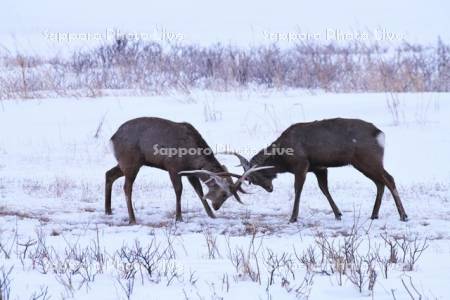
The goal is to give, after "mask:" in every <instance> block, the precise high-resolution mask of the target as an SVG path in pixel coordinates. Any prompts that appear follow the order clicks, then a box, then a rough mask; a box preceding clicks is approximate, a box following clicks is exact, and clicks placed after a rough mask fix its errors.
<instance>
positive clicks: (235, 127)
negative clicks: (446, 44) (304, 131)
mask: <svg viewBox="0 0 450 300" xmlns="http://www.w3.org/2000/svg"><path fill="white" fill-rule="evenodd" d="M112 94H114V93H112ZM398 96H399V101H400V105H399V108H398V110H399V116H400V117H399V120H398V121H396V120H394V119H393V117H392V114H391V112H390V111H389V109H388V107H387V105H386V101H388V100H387V99H389V97H388V96H387V95H385V94H329V93H321V92H317V93H314V94H311V93H307V92H304V91H299V90H290V91H283V92H281V91H273V90H265V91H250V90H242V91H236V92H227V93H219V92H212V91H193V92H192V93H191V94H182V93H171V94H170V95H162V96H151V97H148V96H146V97H129V96H128V97H123V96H119V95H118V96H113V95H112V96H108V97H102V98H96V99H92V98H80V99H73V98H72V99H69V98H67V99H62V98H61V99H39V100H22V99H15V100H4V101H2V102H1V103H0V245H3V247H5V248H6V249H8V248H9V247H10V246H8V245H16V246H13V247H12V249H13V250H12V253H13V254H12V255H11V257H10V258H9V259H7V258H6V257H5V255H4V254H3V251H0V259H1V261H0V270H1V269H2V268H3V270H6V271H7V270H9V268H10V267H11V266H14V267H13V269H12V273H11V274H12V275H11V298H10V299H24V298H29V297H30V296H31V294H32V293H33V292H37V291H39V289H40V288H41V287H48V293H49V295H51V296H52V299H55V298H59V297H69V298H71V297H74V298H76V299H95V298H102V299H126V295H125V292H124V290H123V288H122V287H123V286H122V285H121V284H126V282H127V281H126V280H125V279H123V276H122V277H120V276H119V275H120V272H119V271H118V270H120V268H119V267H117V266H116V265H115V264H114V260H113V258H112V257H115V259H118V258H117V257H118V256H117V255H118V254H117V251H119V250H120V249H121V248H122V247H123V246H126V247H129V248H132V247H133V245H135V241H138V242H139V243H140V244H141V245H143V246H148V245H150V244H151V242H152V240H156V241H157V242H158V243H160V244H161V245H166V244H167V241H168V240H171V243H172V244H173V248H174V252H175V253H176V255H175V259H173V260H170V262H171V263H174V264H175V266H176V270H177V272H178V274H181V275H179V276H177V278H176V279H172V280H171V281H169V277H167V276H166V277H164V276H162V277H161V279H160V281H156V280H155V281H148V280H142V281H141V277H140V275H139V276H137V277H136V278H137V279H136V281H135V282H134V290H133V293H132V295H131V299H148V298H151V299H153V298H155V299H169V298H170V299H185V297H187V298H201V299H203V298H204V299H209V298H212V299H220V298H223V299H235V298H237V297H242V295H246V298H248V299H261V298H270V297H271V298H273V299H294V298H295V297H296V293H295V292H294V291H293V290H292V289H291V291H290V292H289V291H288V287H294V286H298V285H300V283H301V282H302V280H303V278H304V277H305V276H306V274H307V272H306V270H305V269H304V268H302V267H300V266H296V268H295V274H296V279H290V283H289V284H290V285H288V287H286V285H284V286H283V285H282V284H281V279H280V278H281V277H280V276H278V275H277V276H278V277H276V282H275V284H274V285H272V286H270V287H269V288H267V289H266V286H267V282H266V281H267V278H268V275H267V273H266V267H265V266H263V265H264V264H263V263H262V262H263V261H264V259H267V255H268V252H267V251H268V250H273V251H274V252H275V253H278V254H281V253H283V252H287V253H290V254H291V255H293V249H294V248H295V249H296V251H298V252H299V253H300V252H301V251H304V250H306V249H307V248H308V247H309V246H311V245H313V244H314V243H315V240H316V239H317V234H318V233H319V232H321V233H324V234H325V235H327V236H329V237H330V238H331V237H334V238H336V239H338V240H339V239H342V238H345V236H347V235H348V234H349V232H351V230H352V228H353V226H354V224H355V220H357V222H359V223H360V225H361V228H363V230H362V231H363V232H364V233H363V234H362V236H363V243H362V247H363V248H364V249H365V248H367V247H369V246H370V245H369V244H371V243H372V244H373V243H374V244H377V245H379V246H380V248H381V249H382V251H387V250H386V245H385V244H384V243H383V241H382V239H381V238H380V235H381V234H384V233H386V232H387V233H388V234H390V235H396V236H402V235H406V236H410V237H414V236H417V237H418V238H419V239H421V240H423V239H424V238H427V239H429V240H428V243H429V248H428V249H426V250H425V252H424V253H423V255H422V256H421V257H420V260H419V261H418V263H417V265H416V268H415V269H414V270H413V271H404V270H403V269H402V267H401V265H394V266H393V267H392V268H393V269H392V271H391V273H390V276H389V277H388V279H385V278H383V276H382V275H381V274H380V273H378V277H377V283H376V285H375V290H374V297H375V298H376V299H392V292H391V289H393V290H394V293H395V295H396V297H397V299H405V298H408V297H409V296H408V294H407V291H406V289H405V288H404V287H403V285H402V282H401V280H402V279H403V280H404V282H405V283H406V284H409V276H410V277H411V278H412V279H411V280H412V282H413V283H414V286H415V287H416V288H417V289H418V290H419V292H420V293H421V294H422V295H423V296H424V297H428V298H430V299H431V298H432V299H435V298H437V299H445V298H446V297H447V295H448V294H449V292H450V288H449V286H448V284H447V282H446V281H447V280H448V278H449V276H450V261H449V260H448V256H449V253H450V243H449V240H450V231H449V228H450V219H449V216H450V207H449V205H448V203H449V195H450V194H449V187H450V169H449V168H448V165H449V157H448V153H449V150H450V136H449V135H448V132H449V130H450V119H449V118H448V115H449V114H450V94H443V93H441V94H439V93H428V94H399V95H398ZM205 107H208V109H205ZM139 116H158V117H163V118H168V119H171V120H174V121H187V122H190V123H192V124H193V125H194V126H195V127H196V128H197V129H198V130H199V132H200V133H201V134H202V135H203V137H204V138H205V140H206V141H207V142H208V144H209V145H210V146H211V147H213V149H218V150H221V149H225V148H226V149H229V150H230V149H234V150H237V151H239V152H241V153H242V154H243V155H245V156H247V157H251V155H252V154H254V153H256V152H257V151H258V150H260V149H261V148H262V147H264V146H266V145H267V144H269V143H270V142H272V141H273V140H274V139H275V138H276V137H277V136H278V135H279V134H280V133H281V132H282V131H283V130H284V129H285V128H287V127H288V126H289V125H291V124H292V123H296V122H303V121H311V120H318V119H323V118H331V117H337V116H339V117H349V118H361V119H364V120H367V121H370V122H372V123H374V124H375V125H376V126H377V127H378V128H379V129H381V130H382V131H383V132H384V133H385V138H386V146H385V158H384V162H385V167H386V169H387V170H388V171H389V172H390V173H391V174H392V175H393V176H394V178H395V180H396V183H397V186H398V189H399V193H400V196H401V198H402V200H403V204H404V206H405V209H406V211H407V213H408V216H409V218H410V220H409V221H408V222H400V221H399V216H398V213H397V211H396V208H395V205H394V201H393V199H392V197H391V195H390V194H389V192H388V191H387V190H386V192H385V195H384V199H383V202H382V205H381V210H380V219H379V220H375V221H373V222H371V221H370V219H369V217H370V213H371V210H372V207H373V203H374V200H375V191H376V189H375V185H374V184H373V183H372V182H371V181H370V180H368V179H367V178H366V177H364V176H363V175H362V174H360V173H359V172H357V171H356V170H355V169H353V168H351V167H344V168H335V169H329V185H330V191H331V194H332V195H333V197H334V199H335V201H336V203H337V205H338V207H340V209H341V211H342V212H343V217H342V221H336V220H335V219H334V216H333V214H332V211H331V209H330V207H329V205H328V203H327V201H326V199H325V197H324V196H323V195H322V194H321V192H320V190H319V188H318V187H317V184H316V181H315V178H313V176H311V175H309V176H308V178H307V181H306V184H305V187H304V190H303V193H302V197H301V203H300V214H299V221H298V223H296V224H289V223H288V220H289V216H290V212H291V209H292V204H293V203H292V202H293V176H292V175H291V174H282V175H280V176H278V178H277V179H275V181H274V192H273V193H267V192H265V191H264V190H263V189H261V188H258V187H254V186H249V187H247V189H248V190H249V191H251V192H252V193H253V194H250V195H244V196H243V197H242V198H243V201H244V202H245V203H246V204H245V205H244V206H242V205H239V204H238V203H237V202H236V201H234V200H232V198H230V199H229V200H227V202H226V203H225V204H224V205H223V206H222V208H221V209H220V210H219V211H218V212H217V213H216V215H217V219H209V218H208V217H207V215H206V213H205V212H204V209H203V207H202V205H201V203H200V201H199V200H198V198H197V196H196V195H195V193H194V191H193V189H192V188H191V187H190V186H189V184H188V182H187V181H184V190H183V197H182V209H183V217H184V220H185V221H184V222H183V223H175V222H174V218H175V216H174V211H175V195H174V192H173V189H172V187H171V184H170V180H169V177H168V175H167V173H165V172H163V171H160V170H156V169H152V168H142V169H141V171H140V173H139V175H138V178H137V180H136V182H135V189H134V194H133V202H134V205H135V212H136V217H137V221H138V225H136V226H128V225H127V224H128V214H127V209H126V203H125V201H124V195H123V191H122V184H123V179H119V180H118V181H116V183H115V185H114V189H113V199H112V204H113V215H112V216H106V215H104V212H103V205H104V204H103V201H104V200H103V197H104V195H103V193H104V173H105V171H107V170H108V169H109V168H111V167H113V166H114V165H115V159H114V155H113V153H112V151H111V149H110V146H109V138H110V136H111V135H112V134H113V133H114V132H115V130H116V129H117V127H118V126H119V125H120V124H122V123H123V122H124V121H126V120H129V119H131V118H134V117H139ZM96 133H97V137H96ZM217 157H218V159H219V160H220V161H221V162H223V163H224V164H226V165H227V166H228V167H229V169H230V171H232V172H239V173H241V172H242V170H241V169H240V168H239V167H235V166H236V165H237V164H238V161H237V160H236V158H235V157H232V156H227V155H217ZM254 228H256V231H257V234H256V237H255V241H256V244H257V245H260V252H259V255H260V256H259V257H260V259H261V261H260V263H261V268H262V271H261V272H262V274H263V275H262V279H261V280H262V283H261V284H259V283H258V282H253V281H252V280H250V279H249V278H246V277H245V276H243V275H242V274H240V275H239V272H237V271H236V270H235V268H234V267H233V265H232V263H231V262H230V259H229V257H228V256H229V254H227V253H228V252H229V249H232V250H233V249H239V248H241V249H244V252H246V251H247V250H248V248H249V245H250V242H251V240H252V234H251V233H252V232H253V230H254ZM40 232H42V234H41V236H44V237H45V240H46V243H47V244H48V246H49V247H53V248H52V249H54V250H52V251H54V253H57V254H58V255H60V256H61V257H63V255H64V253H65V250H67V249H68V248H69V249H70V248H74V245H76V246H77V247H78V248H77V249H83V247H90V246H92V245H93V243H94V241H96V239H97V234H98V236H99V237H98V240H99V243H100V245H101V249H102V251H105V253H107V254H108V255H109V256H107V257H108V259H107V260H108V266H107V267H105V271H104V272H102V273H98V274H97V275H96V277H95V280H94V281H93V282H90V283H89V284H88V285H82V287H81V288H80V289H77V285H75V288H74V291H73V293H72V294H71V293H69V292H68V290H67V289H66V288H64V285H63V284H61V278H59V279H58V276H57V274H53V273H52V272H49V273H47V274H41V273H40V272H39V271H38V269H37V268H36V267H32V264H31V259H30V258H27V259H25V260H21V259H20V257H18V255H16V254H14V253H16V252H18V251H17V249H23V246H17V244H16V241H17V242H19V244H21V245H22V244H24V243H26V242H27V241H29V240H31V241H38V240H39V233H40ZM208 234H209V235H210V237H213V238H216V242H217V249H218V252H219V253H218V254H216V255H215V257H214V258H211V257H210V252H209V251H208V248H207V243H206V237H207V236H208ZM369 239H370V241H371V242H370V243H369ZM228 243H229V245H231V246H230V248H229V247H228V246H227V244H228ZM30 249H34V246H33V247H31V248H30ZM29 251H30V253H31V252H32V251H34V250H29ZM22 262H23V263H22ZM0 274H1V272H0ZM192 274H194V275H192ZM191 275H192V276H193V277H195V278H196V279H197V281H196V283H195V284H192V276H191ZM118 278H121V279H118ZM0 279H1V276H0ZM410 289H412V288H410ZM369 295H370V292H369V291H368V290H367V288H365V289H364V291H363V293H359V292H358V290H357V289H356V288H355V286H353V285H352V284H351V282H349V281H348V280H344V282H343V284H342V286H340V285H339V284H338V280H337V277H336V276H334V275H331V276H328V275H324V274H315V276H314V278H313V282H312V284H311V286H310V299H329V298H330V297H333V298H336V299H361V298H363V299H364V298H367V297H368V296H369Z"/></svg>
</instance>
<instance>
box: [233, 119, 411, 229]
mask: <svg viewBox="0 0 450 300" xmlns="http://www.w3.org/2000/svg"><path fill="white" fill-rule="evenodd" d="M384 138H385V136H384V133H383V132H382V131H381V130H379V129H378V128H377V127H375V126H374V125H373V124H371V123H368V122H365V121H362V120H358V119H342V118H336V119H328V120H322V121H315V122H309V123H297V124H294V125H292V126H290V127H289V128H287V129H286V130H285V131H284V132H283V133H282V134H281V136H280V137H278V139H276V140H275V141H274V142H273V143H272V144H270V145H269V146H268V147H267V148H265V149H263V150H261V151H260V152H258V153H257V154H256V155H255V156H253V157H252V159H251V160H250V161H248V160H247V159H245V158H244V157H243V156H241V155H239V154H237V153H228V154H234V155H236V156H237V157H238V158H239V160H240V162H241V165H242V167H243V168H244V170H249V169H250V168H251V167H252V166H253V165H258V166H273V168H270V169H266V170H261V171H260V172H257V173H253V174H250V175H249V176H247V177H246V178H245V179H247V180H248V181H249V182H250V183H253V184H255V185H259V186H261V187H262V188H264V189H265V190H266V191H268V192H272V191H273V185H272V180H273V179H274V178H275V177H276V174H277V173H284V172H290V173H293V174H294V175H295V184H294V188H295V197H294V208H293V210H292V215H291V219H290V222H296V221H297V216H298V211H299V203H300V194H301V192H302V188H303V184H304V182H305V178H306V174H307V173H308V172H312V173H314V174H315V175H316V177H317V181H318V184H319V188H320V190H321V191H322V193H323V194H324V195H325V197H326V198H327V199H328V202H329V203H330V206H331V208H332V209H333V213H334V215H335V217H336V219H338V220H340V218H341V216H342V214H341V212H340V211H339V208H338V207H337V206H336V204H335V203H334V201H333V198H332V197H331V194H330V192H329V190H328V178H327V174H328V173H327V168H329V167H340V166H346V165H352V166H353V167H355V168H356V169H357V170H358V171H360V172H361V173H363V174H364V175H365V176H367V177H368V178H369V179H371V180H372V181H373V182H374V183H375V185H376V187H377V196H376V200H375V205H374V208H373V211H372V216H371V218H372V219H378V212H379V210H380V205H381V198H382V196H383V192H384V187H385V186H387V187H388V189H389V190H390V192H391V193H392V196H393V197H394V201H395V205H396V206H397V210H398V213H399V215H400V219H401V220H402V221H406V220H407V219H408V216H407V215H406V212H405V210H404V208H403V205H402V202H401V200H400V196H399V194H398V191H397V188H396V186H395V182H394V178H393V177H392V176H391V175H390V174H389V173H388V172H387V171H386V170H385V169H384V166H383V155H384ZM241 181H242V180H241Z"/></svg>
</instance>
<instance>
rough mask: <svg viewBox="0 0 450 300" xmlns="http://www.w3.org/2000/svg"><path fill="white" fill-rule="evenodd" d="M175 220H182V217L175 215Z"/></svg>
mask: <svg viewBox="0 0 450 300" xmlns="http://www.w3.org/2000/svg"><path fill="white" fill-rule="evenodd" d="M175 221H176V222H183V217H182V216H176V218H175Z"/></svg>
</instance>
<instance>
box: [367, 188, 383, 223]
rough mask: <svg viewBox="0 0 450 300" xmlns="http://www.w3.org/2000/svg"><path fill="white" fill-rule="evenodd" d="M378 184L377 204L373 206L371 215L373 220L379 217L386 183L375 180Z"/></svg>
mask: <svg viewBox="0 0 450 300" xmlns="http://www.w3.org/2000/svg"><path fill="white" fill-rule="evenodd" d="M374 182H375V185H376V186H377V198H376V199H375V204H374V206H373V211H372V216H371V217H370V218H371V219H372V220H375V219H378V212H379V211H380V206H381V199H382V198H383V193H384V183H382V182H378V181H374Z"/></svg>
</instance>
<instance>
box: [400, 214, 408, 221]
mask: <svg viewBox="0 0 450 300" xmlns="http://www.w3.org/2000/svg"><path fill="white" fill-rule="evenodd" d="M400 221H402V222H407V221H408V215H403V216H401V217H400Z"/></svg>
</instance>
